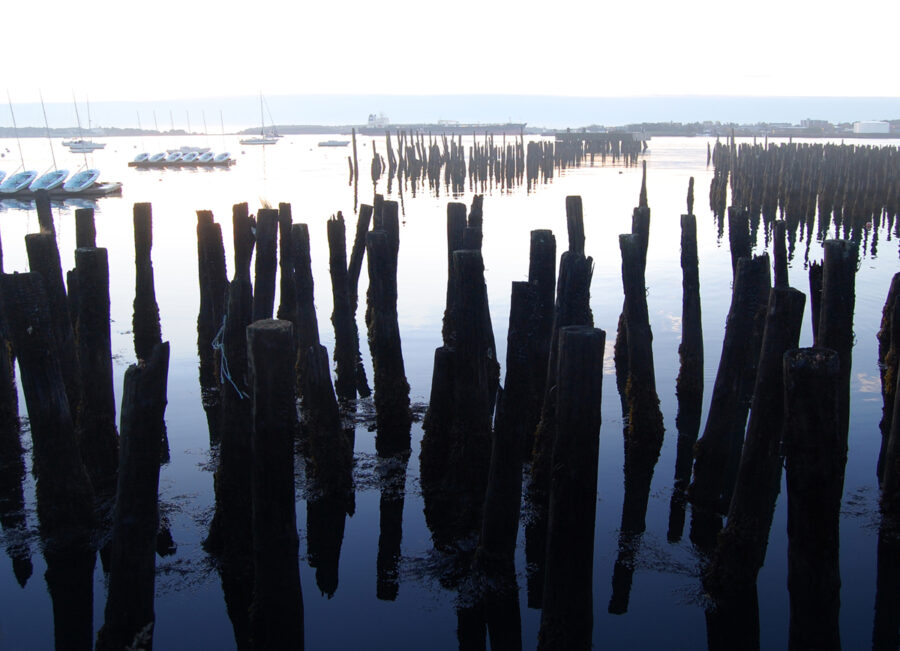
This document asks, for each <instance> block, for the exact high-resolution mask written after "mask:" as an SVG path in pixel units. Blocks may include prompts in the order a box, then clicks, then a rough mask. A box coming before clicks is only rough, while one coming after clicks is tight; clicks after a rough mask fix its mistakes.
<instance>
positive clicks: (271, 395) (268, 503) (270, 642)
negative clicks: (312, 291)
mask: <svg viewBox="0 0 900 651" xmlns="http://www.w3.org/2000/svg"><path fill="white" fill-rule="evenodd" d="M247 349H248V354H249V367H250V387H251V399H252V402H253V432H252V435H251V446H250V447H251V452H252V461H251V462H250V464H251V469H250V477H251V483H250V489H251V493H252V509H253V511H252V512H253V515H252V526H253V569H254V572H253V573H254V582H253V603H252V605H251V606H250V627H251V639H252V641H253V644H254V646H255V647H256V648H259V649H276V648H277V649H302V648H303V596H302V592H301V588H300V569H299V565H298V560H297V550H298V547H299V539H298V535H297V524H296V515H295V507H294V501H295V498H294V432H293V422H294V418H293V416H292V412H293V411H294V410H295V409H296V405H295V400H294V381H293V377H294V361H293V360H294V355H293V354H292V352H293V349H294V339H293V333H292V326H291V322H290V321H278V320H262V321H257V322H255V323H254V324H252V325H251V326H250V327H248V328H247Z"/></svg>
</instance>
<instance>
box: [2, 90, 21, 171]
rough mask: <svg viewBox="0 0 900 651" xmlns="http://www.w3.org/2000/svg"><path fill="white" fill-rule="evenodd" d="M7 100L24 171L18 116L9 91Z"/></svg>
mask: <svg viewBox="0 0 900 651" xmlns="http://www.w3.org/2000/svg"><path fill="white" fill-rule="evenodd" d="M6 99H7V100H8V101H9V114H10V116H11V117H12V123H13V131H15V133H16V144H17V145H18V146H19V161H20V162H21V163H22V169H23V170H24V169H25V156H23V155H22V141H21V140H19V127H18V126H16V114H15V113H14V112H13V107H12V97H10V95H9V91H8V90H7V91H6Z"/></svg>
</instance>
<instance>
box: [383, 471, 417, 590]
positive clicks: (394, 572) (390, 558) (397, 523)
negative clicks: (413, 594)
mask: <svg viewBox="0 0 900 651" xmlns="http://www.w3.org/2000/svg"><path fill="white" fill-rule="evenodd" d="M408 461H409V456H408V455H398V456H396V457H393V458H389V459H381V460H379V462H378V465H377V466H376V472H377V473H378V476H379V479H380V482H379V483H380V493H381V497H380V500H379V505H378V516H379V517H378V555H377V557H376V561H375V565H376V586H375V597H376V598H377V599H380V600H382V601H394V600H395V599H396V598H397V595H398V593H399V592H400V558H401V548H400V544H401V542H402V540H403V502H404V499H405V495H406V465H407V463H408Z"/></svg>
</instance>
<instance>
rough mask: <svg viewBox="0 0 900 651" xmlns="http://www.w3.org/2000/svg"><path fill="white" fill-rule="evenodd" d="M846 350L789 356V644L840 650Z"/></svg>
mask: <svg viewBox="0 0 900 651" xmlns="http://www.w3.org/2000/svg"><path fill="white" fill-rule="evenodd" d="M841 384H842V380H841V364H840V356H839V354H838V353H836V352H834V351H833V350H829V349H825V348H802V349H796V350H793V351H790V352H788V353H787V354H785V357H784V404H785V423H784V451H785V469H786V473H787V492H788V516H787V517H788V590H789V592H790V595H791V623H790V633H789V644H790V647H791V648H792V649H838V648H840V633H839V629H838V615H839V612H840V587H841V578H840V568H839V564H838V541H839V519H840V507H841V492H842V490H843V477H844V466H845V464H846V462H847V441H846V438H845V436H844V434H843V432H842V430H841V424H840V416H839V414H840V397H839V396H840V391H841Z"/></svg>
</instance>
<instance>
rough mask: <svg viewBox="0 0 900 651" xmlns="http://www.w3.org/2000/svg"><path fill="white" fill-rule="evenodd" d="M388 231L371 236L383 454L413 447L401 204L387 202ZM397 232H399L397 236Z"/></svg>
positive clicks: (372, 325)
mask: <svg viewBox="0 0 900 651" xmlns="http://www.w3.org/2000/svg"><path fill="white" fill-rule="evenodd" d="M384 221H385V222H386V223H385V224H384V226H385V230H374V231H372V232H370V233H369V234H368V235H367V237H366V257H367V259H368V264H369V291H368V292H367V307H366V324H367V326H368V329H369V348H370V349H371V352H372V367H373V369H374V377H373V381H374V384H375V423H376V427H377V435H376V437H375V449H376V450H377V452H378V454H379V455H381V456H389V455H392V454H397V453H398V452H405V451H408V450H409V445H410V423H411V422H412V420H411V415H410V410H409V383H408V382H407V381H406V371H405V369H404V365H403V350H402V348H401V343H400V327H399V325H398V322H397V246H398V245H399V242H395V241H393V238H394V237H397V236H398V235H399V223H398V222H397V203H396V202H394V201H388V202H385V215H384ZM395 234H396V235H395Z"/></svg>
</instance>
